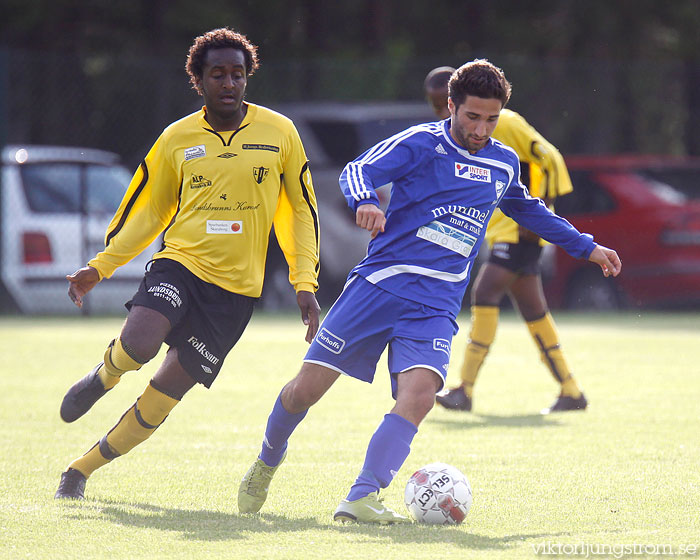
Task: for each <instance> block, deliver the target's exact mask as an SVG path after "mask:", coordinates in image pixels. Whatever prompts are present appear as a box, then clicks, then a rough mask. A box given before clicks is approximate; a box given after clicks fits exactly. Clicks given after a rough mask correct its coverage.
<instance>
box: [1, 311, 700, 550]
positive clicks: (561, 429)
mask: <svg viewBox="0 0 700 560" xmlns="http://www.w3.org/2000/svg"><path fill="white" fill-rule="evenodd" d="M556 318H557V322H558V325H559V328H560V333H561V337H562V341H563V344H564V347H565V350H566V352H567V357H568V358H569V361H570V362H571V363H572V364H573V366H574V371H575V373H576V375H577V378H578V379H579V381H580V383H581V385H582V386H583V388H584V390H585V392H586V395H587V396H588V399H589V401H590V406H589V409H588V410H587V411H586V412H583V413H568V414H563V415H557V416H550V417H543V416H540V415H539V414H538V411H539V410H540V409H541V408H542V407H544V406H546V405H548V404H550V402H551V400H552V399H553V397H554V396H555V393H556V386H555V384H554V382H553V381H552V380H551V379H550V378H549V375H548V373H547V372H546V370H545V368H544V366H543V365H542V364H541V363H540V362H539V359H538V356H537V353H536V350H535V347H534V345H533V344H532V342H531V341H530V339H529V336H528V335H527V332H526V328H525V327H524V325H523V324H522V323H521V322H520V321H519V320H517V319H516V318H515V317H514V316H512V315H508V314H506V315H505V317H504V318H503V321H502V323H501V326H500V329H499V331H498V335H497V338H496V342H495V345H494V347H493V350H492V353H491V355H490V356H489V359H488V361H487V363H486V365H485V367H484V370H483V371H482V375H481V378H480V380H479V383H478V386H477V391H476V395H475V411H474V413H473V414H464V413H456V412H451V411H446V410H442V409H438V408H436V409H435V410H433V411H432V412H431V413H430V415H429V416H428V418H427V419H426V420H425V422H424V423H423V425H422V426H421V430H420V432H419V434H418V435H417V436H416V439H415V440H414V443H413V447H412V452H411V455H410V456H409V458H408V460H407V461H406V464H405V465H404V467H403V469H402V470H401V472H400V473H399V475H398V476H397V479H396V481H395V482H394V484H393V485H392V486H391V487H390V488H389V489H387V490H386V491H385V492H384V495H385V499H386V503H387V505H389V506H391V507H394V508H396V509H398V510H399V511H401V512H403V511H404V506H403V503H402V502H403V487H404V484H405V482H406V480H407V479H408V477H409V476H410V474H411V473H412V472H413V471H414V470H415V469H417V468H418V467H420V466H422V465H423V464H425V463H429V462H433V461H443V462H447V463H450V464H452V465H455V466H456V467H458V468H459V469H461V470H462V471H463V472H464V473H465V474H466V475H467V476H468V478H469V479H470V481H471V484H472V487H473V491H474V505H473V507H472V510H471V512H470V513H469V516H468V517H467V519H466V521H465V523H464V524H462V525H460V526H453V527H428V526H420V525H410V526H389V527H374V526H343V525H338V524H335V523H334V522H333V521H332V519H331V516H332V512H333V510H334V509H335V507H336V505H337V503H338V501H339V500H340V499H341V498H343V497H344V495H345V493H346V491H347V488H348V487H349V485H350V484H351V483H352V481H353V480H354V478H355V476H356V475H357V472H358V470H359V468H360V466H361V464H362V460H363V457H364V452H365V449H366V444H367V441H368V440H369V438H370V436H371V434H372V433H373V432H374V430H375V428H376V426H377V424H378V422H379V420H380V418H381V416H382V415H383V414H384V413H385V412H386V411H387V410H388V409H389V408H390V407H391V406H392V400H391V397H390V391H389V383H388V379H387V374H386V366H385V361H384V360H382V363H381V364H380V367H379V368H378V372H377V380H376V381H375V383H374V384H373V385H368V384H364V383H360V382H357V381H355V380H352V379H348V378H341V379H340V380H339V381H338V383H336V385H335V386H334V387H333V388H332V389H331V391H330V392H329V393H328V395H327V396H326V397H325V398H324V399H323V400H322V401H321V402H320V403H319V404H318V405H316V406H315V407H314V408H313V409H312V410H311V412H310V413H309V415H308V416H307V419H306V420H305V421H304V423H302V425H301V426H300V427H299V429H298V430H297V432H296V433H295V434H294V435H293V436H292V439H291V442H290V449H289V456H288V458H287V461H286V463H285V464H284V466H283V467H282V468H281V469H280V471H279V473H278V475H277V477H276V478H275V480H274V482H273V484H272V486H271V489H270V497H269V499H268V502H267V503H266V504H265V506H264V508H263V510H262V512H261V513H260V514H259V515H254V516H241V515H239V514H238V511H237V507H236V492H237V488H238V483H239V481H240V479H241V477H242V476H243V474H244V473H245V471H246V470H247V468H248V466H249V464H250V463H251V462H252V461H253V459H254V458H255V456H256V455H257V453H258V451H259V446H260V440H261V437H262V433H263V429H264V425H265V422H266V418H267V415H268V413H269V411H270V408H271V406H272V404H273V402H274V400H275V398H276V396H277V394H278V392H279V390H280V388H281V386H282V384H283V383H284V382H286V381H287V380H288V379H289V378H290V377H291V376H292V375H293V374H295V373H296V370H297V369H298V367H299V364H300V360H301V357H302V355H303V352H304V349H305V347H306V344H305V343H304V341H303V332H304V331H303V328H302V325H301V323H300V321H299V320H298V319H297V317H296V316H285V317H273V316H265V315H262V314H260V315H257V316H256V317H254V319H253V321H252V323H251V325H250V327H249V329H248V331H247V332H246V333H245V334H244V336H243V338H242V340H241V341H240V343H239V344H238V346H237V347H236V348H235V349H234V350H233V352H232V353H231V354H230V355H229V357H228V359H227V361H226V363H225V365H224V368H223V371H222V374H221V375H220V377H219V379H218V380H217V381H216V383H215V384H214V386H213V388H212V389H211V390H209V391H207V390H205V389H204V388H202V387H197V388H195V389H193V390H192V391H191V393H190V394H189V395H188V396H187V397H186V398H185V399H184V400H183V402H182V403H181V404H180V405H178V406H177V407H176V408H175V410H174V411H173V413H172V414H171V415H170V417H169V418H168V420H167V422H166V423H165V424H164V425H163V426H162V427H161V428H160V429H159V430H158V431H157V432H156V433H155V434H154V435H153V437H151V438H150V440H148V441H147V442H146V443H145V444H144V445H142V446H140V447H138V448H136V449H135V450H134V451H132V452H131V453H130V454H128V455H127V456H125V457H122V458H119V459H117V460H115V461H114V462H113V463H111V464H110V465H108V466H106V467H104V468H103V469H101V470H99V471H97V472H96V473H95V474H94V475H93V476H92V477H91V478H90V480H89V481H88V485H87V489H86V496H87V500H86V501H85V502H80V503H73V502H70V503H65V502H56V501H55V500H54V499H53V494H54V492H55V490H56V486H57V484H58V480H59V477H60V473H61V471H62V470H63V469H64V468H65V466H66V465H67V464H68V463H69V462H70V461H71V460H72V459H74V458H75V457H77V456H78V455H80V454H82V453H83V452H85V451H86V450H87V449H88V447H90V446H91V445H92V444H93V443H95V442H96V441H97V440H98V439H99V438H100V437H102V436H103V435H104V434H105V433H106V431H107V429H108V428H110V427H111V426H112V425H113V424H114V423H115V422H116V420H117V419H118V418H119V417H120V416H121V414H122V413H123V411H124V410H125V409H126V408H127V407H129V406H130V405H131V404H132V403H133V401H134V400H135V398H136V397H137V396H138V395H139V394H140V393H141V391H142V390H143V387H144V386H145V384H146V382H147V380H148V379H149V378H150V375H151V374H152V373H153V372H154V371H155V366H156V364H157V363H159V362H160V357H158V358H156V360H154V361H153V362H152V363H151V364H148V365H147V366H145V367H144V368H143V369H142V370H141V371H140V372H138V373H130V374H128V375H127V376H126V377H125V378H124V379H123V381H122V382H121V384H120V385H119V386H118V387H117V388H116V389H115V390H114V391H112V392H111V393H110V394H109V395H107V396H106V397H105V398H104V399H102V400H101V401H100V402H99V403H98V404H97V405H96V406H95V408H94V409H93V410H92V411H91V412H90V413H89V414H87V415H86V416H85V417H83V418H82V419H80V420H79V421H77V422H76V423H74V424H70V425H68V424H64V423H63V422H62V421H61V420H60V419H59V416H58V408H59V405H60V402H61V399H62V397H63V394H64V392H65V390H66V389H67V388H68V387H69V386H70V385H71V384H72V383H73V382H74V381H75V380H76V379H78V378H79V377H80V376H82V375H83V374H84V373H85V372H87V371H88V370H89V369H90V368H91V367H92V366H93V365H94V363H95V362H97V361H98V360H99V358H100V356H101V355H102V353H103V351H104V347H105V345H106V342H107V341H108V340H110V339H111V338H112V337H113V336H114V335H115V334H116V333H117V332H118V330H119V328H120V326H121V322H122V320H121V319H120V318H94V319H14V318H2V319H0V359H1V360H2V365H1V366H0V372H1V373H0V379H1V381H2V386H1V388H0V442H1V443H2V447H1V449H0V469H1V471H2V478H1V479H0V558H3V559H5V558H8V559H15V558H32V559H44V558H50V559H62V558H81V559H83V558H130V559H140V558H144V559H152V558H173V559H179V558H188V559H189V558H196V559H199V558H207V559H210V558H213V559H216V558H278V559H286V558H300V559H301V558H323V559H325V558H351V559H363V560H364V559H368V558H382V559H385V558H386V559H394V558H395V559H401V560H404V559H411V560H413V559H433V558H455V559H457V558H459V559H462V558H533V557H536V556H537V555H538V553H539V555H541V556H548V555H551V554H552V553H553V552H557V551H559V552H561V553H562V555H567V556H579V557H585V556H584V553H585V552H586V550H587V551H588V554H589V556H590V557H592V556H594V555H595V554H596V552H597V553H600V556H599V557H614V556H616V557H620V556H621V555H626V556H628V557H629V556H633V555H635V554H636V553H637V552H639V553H643V554H645V555H648V556H651V555H653V553H655V552H656V553H660V554H662V553H667V552H673V553H675V554H676V555H679V554H681V553H685V552H691V553H692V552H694V549H693V548H692V546H690V545H695V546H700V513H699V512H700V468H699V465H700V437H699V434H700V419H699V418H700V415H699V410H700V408H699V405H698V403H700V314H697V313H694V314H691V313H686V314H655V313H646V312H645V313H630V314H625V315H619V316H618V315H591V316H587V315H566V314H563V313H558V314H557V315H556ZM461 325H462V326H463V330H462V332H460V334H459V335H458V337H457V338H456V339H455V342H454V345H453V359H452V370H451V372H450V384H452V383H454V382H455V381H456V380H457V377H458V373H457V370H458V367H459V365H460V363H461V356H462V352H463V349H464V346H465V337H466V331H467V330H468V318H467V317H466V316H465V317H463V318H462V320H461ZM574 545H576V547H577V548H576V549H574V548H573V547H574ZM633 545H637V546H638V548H636V549H634V548H632V546H633ZM662 545H663V546H664V548H659V547H661V546H662ZM586 546H588V547H590V548H588V549H585V548H583V547H586ZM624 546H627V547H629V548H627V549H624V548H622V547H624ZM539 547H545V548H544V549H541V548H539ZM557 547H560V548H557ZM606 547H610V548H606ZM639 547H641V548H639ZM605 552H608V553H609V554H607V555H605V554H603V553H605ZM625 552H627V554H625ZM575 553H578V554H575ZM664 555H666V554H664Z"/></svg>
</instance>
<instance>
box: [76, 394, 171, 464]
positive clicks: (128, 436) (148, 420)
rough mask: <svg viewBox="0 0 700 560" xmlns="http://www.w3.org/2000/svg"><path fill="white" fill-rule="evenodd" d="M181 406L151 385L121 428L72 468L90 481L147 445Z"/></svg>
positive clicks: (77, 460) (113, 430)
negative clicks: (125, 455) (94, 473)
mask: <svg viewBox="0 0 700 560" xmlns="http://www.w3.org/2000/svg"><path fill="white" fill-rule="evenodd" d="M179 402H180V401H178V400H177V399H174V398H172V397H169V396H168V395H166V394H164V393H161V392H160V391H158V390H157V389H155V388H154V387H153V385H148V387H146V390H145V391H144V392H143V394H142V395H141V396H140V397H139V398H138V399H137V400H136V403H135V404H134V405H133V406H132V407H131V408H130V409H129V410H127V411H126V413H125V414H124V416H122V417H121V419H120V420H119V422H117V425H116V426H114V428H112V429H111V430H110V431H109V433H108V434H107V435H106V436H105V437H103V438H102V439H101V440H100V441H99V442H98V443H96V444H95V445H94V446H93V447H92V448H91V449H90V450H89V451H88V452H87V453H86V454H85V455H83V456H82V457H80V458H79V459H76V460H75V461H73V462H72V463H71V464H70V465H69V468H73V469H76V470H78V471H80V472H81V473H83V474H84V475H85V478H88V477H89V476H90V475H91V474H92V473H93V472H95V471H96V470H97V469H99V468H100V467H102V466H104V465H106V464H107V463H109V462H110V461H111V460H112V459H116V458H117V457H119V456H120V455H124V454H126V453H128V452H129V451H131V450H132V449H133V448H134V447H136V446H137V445H138V444H139V443H142V442H144V441H146V440H147V439H148V438H149V436H150V435H151V434H152V433H153V432H155V431H156V428H158V426H160V425H161V424H162V423H163V422H164V421H165V419H166V418H167V416H168V414H170V411H171V410H172V409H173V408H175V405H176V404H177V403H179Z"/></svg>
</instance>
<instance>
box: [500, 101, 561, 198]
mask: <svg viewBox="0 0 700 560" xmlns="http://www.w3.org/2000/svg"><path fill="white" fill-rule="evenodd" d="M493 137H494V138H496V140H500V141H501V142H503V143H504V144H506V145H508V146H510V147H511V148H513V149H514V150H515V151H516V152H517V154H518V158H519V159H520V161H525V162H527V163H529V164H530V165H531V174H530V194H531V195H532V196H536V197H538V198H551V199H554V198H556V197H557V196H562V195H564V194H566V193H569V192H571V191H573V190H574V188H573V186H572V184H571V178H570V177H569V171H568V170H567V169H566V164H565V163H564V158H563V157H562V155H561V153H560V152H559V150H557V149H556V148H555V147H554V146H553V145H552V144H550V143H549V142H548V141H547V140H546V139H545V138H544V137H543V136H542V135H541V134H540V133H539V132H537V131H536V130H535V129H534V128H533V127H532V126H530V124H529V123H528V122H527V121H526V120H525V119H524V118H523V117H522V116H520V115H519V114H518V113H516V112H515V111H509V110H508V109H504V110H503V111H502V112H501V116H500V117H499V119H498V124H497V125H496V129H495V130H494V133H493ZM534 166H537V168H538V169H535V170H534V172H533V170H532V168H533V167H534ZM538 179H539V180H538Z"/></svg>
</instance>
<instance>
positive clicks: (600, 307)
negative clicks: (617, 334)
mask: <svg viewBox="0 0 700 560" xmlns="http://www.w3.org/2000/svg"><path fill="white" fill-rule="evenodd" d="M565 301H566V307H567V308H568V309H575V310H579V311H614V310H616V309H620V308H621V307H622V303H623V298H622V294H621V293H620V290H619V289H618V287H617V285H616V284H615V281H614V280H613V279H612V278H609V277H608V278H606V277H605V276H603V275H602V273H601V272H599V271H597V270H596V271H586V272H579V273H578V274H576V275H575V276H574V277H573V278H572V279H571V281H570V282H569V287H568V289H567V292H566V300H565Z"/></svg>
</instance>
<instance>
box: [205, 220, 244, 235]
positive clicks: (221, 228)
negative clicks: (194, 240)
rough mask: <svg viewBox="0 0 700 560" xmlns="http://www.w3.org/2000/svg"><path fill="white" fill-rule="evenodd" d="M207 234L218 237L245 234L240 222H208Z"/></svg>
mask: <svg viewBox="0 0 700 560" xmlns="http://www.w3.org/2000/svg"><path fill="white" fill-rule="evenodd" d="M207 233H213V234H218V235H233V234H238V233H243V222H242V221H240V220H207Z"/></svg>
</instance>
